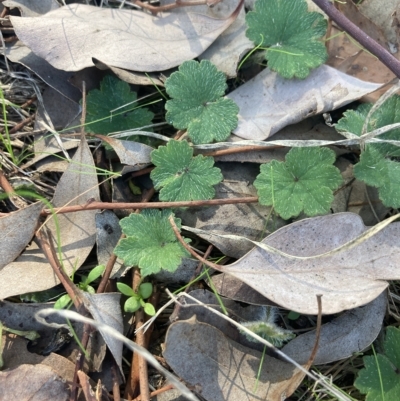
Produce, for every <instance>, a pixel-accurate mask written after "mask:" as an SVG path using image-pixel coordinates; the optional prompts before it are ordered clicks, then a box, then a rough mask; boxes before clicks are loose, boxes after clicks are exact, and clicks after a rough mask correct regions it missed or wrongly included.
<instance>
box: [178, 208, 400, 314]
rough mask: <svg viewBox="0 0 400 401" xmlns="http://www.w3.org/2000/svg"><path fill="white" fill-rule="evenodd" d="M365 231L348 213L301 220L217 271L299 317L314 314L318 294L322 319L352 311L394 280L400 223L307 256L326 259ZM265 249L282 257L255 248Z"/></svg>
mask: <svg viewBox="0 0 400 401" xmlns="http://www.w3.org/2000/svg"><path fill="white" fill-rule="evenodd" d="M182 228H183V229H184V230H186V227H185V226H183V227H182ZM365 231H367V227H365V226H364V224H363V222H362V219H361V217H360V216H358V215H356V214H353V213H337V214H334V215H327V216H321V217H315V218H311V219H305V220H301V221H298V222H296V223H293V224H290V225H287V226H285V227H283V228H281V229H279V230H277V231H275V232H274V233H272V234H271V235H270V236H269V237H267V238H265V239H264V240H263V241H262V243H256V242H255V241H253V244H255V245H257V247H256V248H254V249H253V250H252V251H250V252H249V253H247V254H246V255H245V256H244V257H242V258H241V259H239V260H238V261H237V262H235V263H232V264H230V265H226V266H221V267H220V270H221V271H222V272H225V273H227V274H230V275H232V276H234V277H236V278H238V279H240V280H242V281H243V282H245V283H246V284H248V285H249V286H250V287H252V288H254V289H255V290H256V291H258V292H259V293H260V294H262V295H263V296H265V297H266V298H268V299H270V300H271V301H273V302H275V303H277V304H278V305H281V306H282V307H284V308H286V309H290V310H293V311H297V312H299V313H303V314H310V315H316V314H318V310H317V302H316V296H317V295H319V294H321V295H323V300H324V302H323V313H324V314H333V313H338V312H341V311H343V310H347V309H353V308H356V307H358V306H362V305H365V304H367V303H368V302H371V301H372V300H373V299H375V298H376V297H378V296H379V295H380V294H381V293H382V292H383V291H384V290H385V289H386V288H387V286H388V282H387V281H385V280H398V279H399V271H398V258H399V252H400V246H399V243H398V237H399V235H400V223H392V224H390V225H389V226H387V227H385V228H384V229H382V230H381V231H379V232H378V233H376V234H375V235H373V236H370V237H369V238H367V239H365V241H363V242H362V243H360V244H359V245H355V246H353V247H352V248H350V249H346V250H342V251H340V252H335V253H333V254H331V255H328V256H322V257H315V258H314V257H312V256H317V255H321V254H324V253H328V252H330V251H332V250H333V249H336V248H337V247H339V246H341V245H344V244H346V243H347V242H349V241H351V240H353V239H355V238H357V237H358V236H360V235H361V234H363V233H364V232H365ZM208 234H209V235H212V233H211V232H208ZM264 244H265V245H268V246H269V247H272V248H274V249H277V250H279V251H280V252H283V253H284V254H286V256H284V255H282V254H280V253H278V252H276V251H274V252H272V251H266V250H264V249H262V248H260V246H263V245H264ZM289 255H293V256H289ZM296 257H297V258H296ZM298 257H300V258H301V257H303V258H305V259H299V258H298ZM310 257H311V258H310Z"/></svg>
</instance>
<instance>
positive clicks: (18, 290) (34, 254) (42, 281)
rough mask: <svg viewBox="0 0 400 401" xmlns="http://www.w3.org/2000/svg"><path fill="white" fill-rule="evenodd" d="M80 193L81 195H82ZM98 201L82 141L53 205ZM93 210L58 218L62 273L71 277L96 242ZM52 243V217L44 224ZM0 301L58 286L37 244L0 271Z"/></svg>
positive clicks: (94, 177) (93, 174)
mask: <svg viewBox="0 0 400 401" xmlns="http://www.w3.org/2000/svg"><path fill="white" fill-rule="evenodd" d="M82 194H83V195H82ZM91 198H93V199H95V200H98V199H99V191H98V181H97V175H96V170H95V167H94V162H93V157H92V154H91V152H90V149H89V146H88V144H87V143H86V142H84V141H83V142H82V143H81V144H80V146H79V148H78V149H77V151H76V153H75V155H74V157H73V159H72V161H71V163H70V165H69V167H68V169H67V170H66V172H65V173H64V174H63V175H62V177H61V179H60V181H59V182H58V184H57V187H56V191H55V193H54V198H53V201H52V204H53V206H54V207H61V206H64V205H65V204H66V203H68V204H69V205H77V204H82V203H84V202H85V201H86V200H88V199H91ZM95 213H96V211H95V210H85V211H82V212H77V213H71V214H65V215H64V214H61V215H58V216H57V218H58V223H59V231H60V238H61V244H60V246H61V252H62V259H63V263H64V268H65V272H66V273H67V274H71V273H72V272H73V271H76V270H77V269H78V268H79V267H80V266H81V265H82V264H83V263H84V261H85V259H86V258H87V256H88V255H89V253H90V251H91V250H92V248H93V245H94V243H95V240H96V224H95ZM47 227H48V228H49V229H50V231H51V233H52V236H53V240H54V243H57V230H58V228H57V227H56V224H55V223H54V220H53V217H52V216H50V218H49V221H48V222H47ZM0 281H1V282H2V284H3V285H2V286H1V288H0V299H4V298H7V297H10V296H12V295H19V294H23V293H26V292H32V291H41V290H45V289H47V288H51V287H54V286H55V285H56V284H58V280H57V279H56V277H55V275H54V273H53V270H52V268H51V267H50V265H49V263H48V261H47V259H46V257H45V256H44V254H43V252H42V251H41V249H39V247H38V246H37V245H36V243H32V244H31V245H30V246H29V247H28V248H27V249H26V250H25V251H24V253H22V255H21V256H20V257H18V258H17V259H16V260H15V261H14V262H12V263H9V264H8V265H7V266H5V267H3V269H2V270H1V271H0Z"/></svg>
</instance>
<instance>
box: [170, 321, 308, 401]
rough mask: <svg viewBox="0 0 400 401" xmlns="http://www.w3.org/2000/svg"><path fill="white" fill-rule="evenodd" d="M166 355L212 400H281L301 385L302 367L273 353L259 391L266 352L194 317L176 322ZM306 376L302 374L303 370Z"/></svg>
mask: <svg viewBox="0 0 400 401" xmlns="http://www.w3.org/2000/svg"><path fill="white" fill-rule="evenodd" d="M163 355H164V357H165V359H166V361H167V363H168V365H170V366H171V367H172V369H173V370H174V372H175V373H176V374H177V375H178V376H179V377H181V378H182V379H183V380H185V381H186V382H188V383H189V384H191V385H193V386H196V387H195V388H196V391H197V392H198V393H199V394H201V396H202V397H204V398H205V399H206V400H208V401H227V400H229V401H250V400H251V401H255V400H265V399H266V398H265V395H266V394H268V401H281V400H282V399H285V398H287V397H289V396H290V395H291V394H292V392H293V391H294V390H295V386H293V381H296V385H298V384H299V383H298V380H299V376H298V374H299V372H300V371H299V370H298V369H297V368H296V367H295V366H293V365H291V364H289V363H287V362H283V361H280V360H278V359H275V358H272V357H268V358H267V359H266V360H265V361H264V365H263V366H264V368H263V369H261V372H260V377H259V381H258V387H257V391H256V392H255V391H254V388H255V387H254V386H255V384H256V380H257V379H256V378H257V371H258V368H259V366H260V362H261V352H258V351H255V350H252V349H250V348H247V347H244V346H243V345H240V344H238V343H236V342H234V341H232V340H230V339H229V338H227V337H226V336H224V335H223V334H222V332H221V331H219V330H218V329H216V328H215V327H213V326H210V325H209V324H206V323H199V322H197V321H196V320H195V318H192V319H189V320H186V321H179V322H176V323H173V324H172V325H171V326H170V327H169V329H168V332H167V337H166V342H165V351H164V352H163ZM301 375H302V377H304V376H303V374H302V372H301Z"/></svg>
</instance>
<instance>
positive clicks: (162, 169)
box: [150, 140, 223, 201]
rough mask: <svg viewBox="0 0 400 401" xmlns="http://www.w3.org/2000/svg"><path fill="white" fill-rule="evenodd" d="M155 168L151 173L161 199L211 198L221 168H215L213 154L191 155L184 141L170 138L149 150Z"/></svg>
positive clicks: (189, 148)
mask: <svg viewBox="0 0 400 401" xmlns="http://www.w3.org/2000/svg"><path fill="white" fill-rule="evenodd" d="M151 161H152V163H153V164H154V165H155V166H156V168H155V169H154V170H153V171H152V172H151V174H150V177H151V179H152V180H153V183H154V188H155V189H157V190H159V189H161V191H160V194H159V197H160V199H161V200H163V201H191V200H206V199H212V198H213V197H214V195H215V190H214V188H213V186H214V185H216V184H218V183H219V182H221V181H222V179H223V177H222V174H221V170H220V169H219V168H217V167H214V159H213V158H212V157H204V156H202V155H198V156H195V157H193V149H192V148H191V147H190V146H189V144H188V143H187V142H186V141H175V140H171V141H169V142H168V144H167V146H160V147H159V148H158V149H156V150H153V152H151Z"/></svg>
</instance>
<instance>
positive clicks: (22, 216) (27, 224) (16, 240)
mask: <svg viewBox="0 0 400 401" xmlns="http://www.w3.org/2000/svg"><path fill="white" fill-rule="evenodd" d="M42 209H43V203H42V202H37V203H34V204H33V205H30V206H28V207H26V208H25V209H21V210H18V211H16V212H13V213H10V214H9V215H8V216H5V217H2V218H1V219H0V232H1V234H0V239H1V241H0V269H1V268H3V267H4V266H6V265H7V264H8V263H10V262H12V261H13V260H14V259H15V258H16V257H17V256H18V255H19V254H20V253H21V252H22V251H23V250H24V249H25V247H26V246H27V245H28V243H29V242H30V240H31V239H32V237H33V234H34V232H35V229H36V225H37V223H38V220H39V216H40V212H41V210H42Z"/></svg>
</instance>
